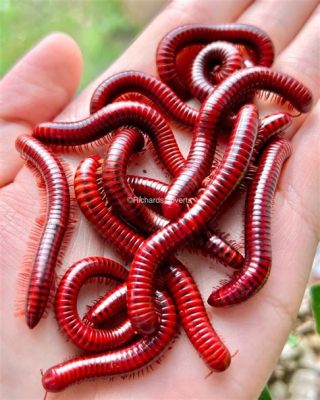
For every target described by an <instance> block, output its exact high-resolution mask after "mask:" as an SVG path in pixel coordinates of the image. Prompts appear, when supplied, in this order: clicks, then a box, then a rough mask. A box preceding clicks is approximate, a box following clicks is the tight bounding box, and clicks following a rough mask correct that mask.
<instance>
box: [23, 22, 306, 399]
mask: <svg viewBox="0 0 320 400" xmlns="http://www.w3.org/2000/svg"><path fill="white" fill-rule="evenodd" d="M273 58H274V51H273V44H272V41H271V39H270V38H269V37H268V36H267V35H266V34H265V33H264V32H263V31H261V30H260V29H258V28H256V27H253V26H249V25H242V24H223V25H196V24H190V25H184V26H179V27H177V28H175V29H174V30H172V31H170V32H169V33H168V34H167V35H165V37H164V38H163V39H162V40H161V41H160V43H159V45H158V49H157V54H156V63H157V68H158V74H159V78H156V77H154V76H152V75H149V74H147V73H144V72H139V71H126V72H121V73H118V74H115V75H113V76H111V77H109V78H107V79H106V80H104V81H103V82H102V83H101V84H100V85H99V86H98V88H97V89H96V90H95V92H94V94H93V96H92V98H91V103H90V115H89V116H88V117H87V118H85V119H83V120H81V121H76V122H48V123H42V124H40V125H38V126H35V127H34V129H33V134H32V136H27V135H23V136H20V137H19V138H18V139H17V141H16V147H17V149H18V151H19V152H20V154H21V156H22V157H23V158H24V159H26V160H27V163H28V165H29V166H30V167H31V168H32V169H33V170H34V171H35V173H36V174H37V175H38V176H39V177H40V181H41V186H42V187H43V188H44V189H45V190H46V192H45V193H46V209H45V212H44V215H43V216H42V219H41V222H39V220H38V224H40V228H41V232H40V234H39V238H38V244H37V249H36V252H34V254H33V257H32V262H31V264H32V265H30V275H29V277H28V280H29V287H28V293H27V299H26V305H25V316H26V321H27V324H28V326H29V327H30V328H33V327H34V326H35V325H36V324H37V323H38V322H39V320H40V319H41V317H42V316H43V314H44V312H45V310H46V307H47V305H48V302H49V299H50V294H51V292H52V287H53V281H54V275H55V267H56V264H57V263H58V262H59V254H60V253H61V246H62V245H63V243H64V241H65V239H66V232H67V229H68V226H69V225H70V224H71V219H72V217H71V211H70V210H71V209H72V200H70V199H72V198H73V197H75V198H76V201H77V203H78V206H79V208H80V210H81V212H82V213H83V215H84V216H85V217H86V218H87V220H88V221H89V222H90V223H91V224H92V226H93V227H94V228H95V229H96V230H97V231H98V232H99V234H100V235H101V236H102V237H103V238H105V239H106V240H107V241H108V242H109V243H110V244H111V245H112V246H114V248H115V249H117V250H118V251H119V253H120V254H121V255H122V256H123V258H124V259H125V260H126V261H127V262H129V264H130V265H129V268H128V269H127V268H125V267H124V266H122V265H120V264H118V263H117V262H115V261H112V260H110V259H106V258H103V257H89V258H85V259H82V260H79V261H78V262H76V263H75V264H74V265H72V266H71V267H70V268H69V269H67V271H66V273H65V274H64V276H63V277H62V279H61V280H60V282H59V284H58V286H57V289H56V292H55V293H54V309H55V315H56V319H57V322H58V325H59V327H60V329H61V331H62V332H63V334H65V335H66V336H67V337H68V338H69V339H70V340H71V341H72V342H73V343H74V344H75V345H76V346H78V347H79V348H80V349H81V350H82V351H84V352H85V353H84V354H83V355H82V356H79V357H77V358H74V359H70V360H68V361H64V362H62V363H60V364H58V365H56V366H53V367H52V368H50V369H49V370H47V371H46V372H44V374H43V377H42V383H43V387H44V388H45V390H46V391H48V392H50V391H52V392H54V391H59V390H63V389H64V388H66V387H68V386H69V385H71V384H73V383H75V382H78V381H81V380H83V379H86V378H90V377H91V378H92V377H98V376H114V375H119V374H120V375H124V374H129V373H132V372H134V371H135V370H138V369H140V368H142V367H144V366H146V365H148V364H149V363H150V362H151V361H153V360H156V359H157V358H159V357H160V355H161V354H162V352H163V351H164V350H165V349H166V348H168V345H169V343H170V342H171V341H172V340H173V338H174V337H175V336H176V335H177V332H178V328H179V324H181V325H182V327H183V329H184V331H185V333H186V335H187V336H188V338H189V339H190V341H191V343H192V345H193V346H194V348H195V349H196V350H197V351H198V353H199V355H200V356H201V357H202V359H203V361H204V362H205V363H206V364H207V366H208V367H209V368H210V370H211V371H223V370H225V369H226V368H228V366H229V364H230V361H231V356H230V353H229V351H228V349H227V348H226V346H225V345H224V343H223V342H222V341H221V339H220V338H219V336H218V335H217V333H216V332H215V330H214V328H213V327H212V325H211V322H210V320H209V318H208V316H207V313H206V309H205V306H204V303H203V300H202V298H201V295H200V292H199V289H198V287H197V285H196V283H195V282H194V280H193V278H192V276H191V274H190V272H189V271H188V270H187V268H186V267H185V266H184V265H183V264H182V263H181V262H180V261H179V260H178V259H177V258H176V257H175V253H176V251H177V250H178V249H181V248H183V247H186V248H187V249H193V250H195V249H199V250H200V251H201V253H202V254H205V255H207V256H209V257H213V258H216V259H217V260H218V261H219V262H221V263H222V264H224V265H226V266H228V267H230V268H233V269H234V270H235V272H234V274H233V275H232V277H231V279H230V280H229V281H228V282H224V283H223V285H222V286H221V287H219V288H218V289H217V290H214V291H213V292H212V293H211V295H210V296H209V299H208V303H209V305H211V306H213V307H223V306H229V305H233V304H238V303H240V302H243V301H245V300H247V299H249V298H250V297H251V296H253V295H254V294H255V293H257V292H258V291H259V290H260V289H261V288H262V287H263V285H264V284H265V282H266V280H267V278H268V275H269V272H270V268H271V244H270V222H271V221H270V220H271V208H272V201H273V196H274V193H275V190H276V185H277V181H278V178H279V175H280V172H281V169H282V167H283V164H284V162H285V160H286V159H287V158H288V157H289V155H290V152H291V145H290V143H289V141H287V140H286V139H285V138H284V136H283V132H284V131H285V129H286V128H287V127H288V126H289V125H290V123H291V122H292V118H293V115H292V113H290V111H291V110H292V109H293V108H294V109H295V110H296V111H295V113H296V114H297V113H305V112H308V111H309V110H310V109H311V106H312V95H311V93H310V91H309V90H308V89H307V88H306V87H305V86H304V85H303V84H301V83H300V82H299V81H297V80H296V79H294V78H293V77H291V76H288V75H286V74H283V73H281V72H277V71H274V70H272V69H271V68H270V66H271V64H272V62H273ZM259 93H260V94H261V93H267V94H269V93H273V96H274V98H276V99H277V100H278V104H279V103H280V104H281V105H283V104H285V103H286V104H287V105H288V107H287V108H286V109H285V111H283V110H282V111H281V110H279V112H275V113H273V114H270V115H259V112H258V109H257V106H256V104H255V102H254V100H255V96H256V95H257V94H259ZM192 98H194V99H196V100H197V101H198V102H199V103H200V107H198V108H196V107H193V106H190V105H189V104H190V103H188V102H187V101H188V100H189V99H192ZM172 126H179V127H181V126H182V127H184V128H186V129H185V130H186V131H187V130H189V131H191V132H192V141H191V146H190V150H189V153H188V156H187V157H186V158H184V156H183V155H182V153H181V151H180V148H179V146H178V143H177V141H176V138H175V134H174V133H173V130H172ZM219 134H221V135H224V136H225V137H226V138H227V144H226V146H225V149H224V152H223V156H222V157H220V159H219V160H218V161H217V139H218V137H219ZM186 135H187V133H186ZM145 142H147V143H148V145H150V147H152V149H153V153H154V154H155V155H156V158H157V160H158V162H160V163H161V165H162V166H164V168H165V169H166V171H167V172H168V173H169V174H170V175H171V177H172V180H171V182H170V183H169V184H167V183H164V182H161V181H159V180H155V179H151V178H148V177H146V176H143V177H142V176H135V175H128V174H127V166H128V162H129V159H130V158H131V157H132V156H133V155H134V154H136V153H138V152H140V151H141V150H142V149H143V148H144V146H145ZM90 146H93V147H92V148H95V147H96V148H99V147H100V152H99V150H97V151H96V153H95V154H94V155H90V156H88V157H86V158H84V159H83V160H82V162H81V163H80V165H79V166H78V168H77V170H76V173H75V176H74V181H73V182H72V184H71V183H70V182H69V180H68V178H67V173H66V168H65V166H64V164H63V163H62V162H61V160H60V157H59V156H58V155H57V153H61V152H80V151H83V149H88V148H91V147H90ZM94 146H95V147H94ZM100 153H101V154H102V153H103V154H102V155H101V154H100ZM243 189H245V190H246V195H245V196H246V202H245V221H244V236H245V246H244V247H245V248H244V253H245V255H244V256H243V255H242V254H241V253H240V252H239V248H237V246H235V245H234V243H233V242H230V241H228V238H226V236H225V235H223V234H221V233H219V231H218V230H215V229H214V228H212V225H210V222H212V221H214V220H215V219H216V218H217V216H219V214H220V213H221V211H222V209H223V207H225V204H226V203H227V202H228V201H230V199H232V198H233V197H234V196H236V194H237V193H238V192H240V191H241V190H243ZM73 192H74V193H73ZM140 196H145V197H147V198H150V199H160V200H161V202H160V203H161V207H159V206H156V205H153V206H152V205H150V204H146V203H144V202H141V201H139V198H140ZM74 202H75V200H74ZM38 229H39V227H38ZM95 278H100V279H105V280H106V281H108V282H113V284H114V285H113V287H112V288H111V289H110V288H109V289H108V291H107V293H106V294H105V295H104V296H102V297H101V298H100V299H99V300H98V301H97V302H96V303H95V304H94V305H92V306H91V307H90V308H89V309H88V312H87V313H86V314H85V315H84V316H83V318H81V317H80V315H79V313H78V311H77V299H78V294H79V291H80V289H81V287H82V286H83V285H84V284H85V283H86V282H88V281H90V280H92V279H95ZM178 321H179V323H178Z"/></svg>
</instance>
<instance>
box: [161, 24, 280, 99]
mask: <svg viewBox="0 0 320 400" xmlns="http://www.w3.org/2000/svg"><path fill="white" fill-rule="evenodd" d="M216 40H219V41H220V40H222V41H227V42H232V43H235V44H240V45H244V46H246V47H249V49H251V50H253V52H251V53H250V56H251V57H252V59H253V62H254V63H255V64H256V65H261V66H265V67H269V66H270V65H271V64H272V62H273V59H274V50H273V44H272V41H271V39H270V37H269V36H268V35H267V34H266V33H265V32H263V31H262V30H261V29H259V28H257V27H254V26H251V25H244V24H234V23H233V24H220V25H209V24H186V25H182V26H178V27H177V28H174V29H173V30H171V31H170V32H169V33H167V34H166V35H165V36H164V37H163V38H162V40H161V41H160V43H159V45H158V49H157V56H156V63H157V67H158V73H159V76H160V79H161V80H162V81H163V82H164V83H166V84H167V85H168V86H169V87H171V88H172V89H173V90H174V92H175V93H177V94H178V95H179V96H180V97H181V98H184V99H186V98H187V97H188V96H189V94H190V93H189V92H188V90H187V87H186V85H185V83H186V82H183V81H182V80H181V77H180V76H178V73H177V68H176V56H177V54H178V53H179V51H180V50H182V49H184V48H186V47H187V46H190V45H206V44H209V43H211V42H213V41H216ZM185 61H186V60H185ZM187 69H188V67H187V66H184V70H187Z"/></svg>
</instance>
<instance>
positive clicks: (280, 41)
mask: <svg viewBox="0 0 320 400" xmlns="http://www.w3.org/2000/svg"><path fill="white" fill-rule="evenodd" d="M317 4H318V1H317V0H293V1H292V0H284V1H278V0H260V1H256V2H254V3H253V4H252V5H251V6H250V7H249V8H248V9H247V10H246V11H245V12H244V13H243V14H242V15H241V17H240V18H239V22H242V23H246V24H251V25H256V26H258V27H259V28H261V29H263V30H264V31H265V32H266V33H268V34H269V35H270V37H271V39H272V41H273V43H274V46H275V53H276V55H277V54H278V53H279V52H280V51H281V50H282V49H284V47H285V46H286V45H287V44H288V43H290V41H291V40H292V39H293V38H294V37H295V35H296V34H297V33H298V32H299V30H300V29H301V28H302V26H303V24H304V23H305V21H307V19H308V18H309V16H310V14H311V13H312V11H313V10H314V9H315V8H316V6H317Z"/></svg>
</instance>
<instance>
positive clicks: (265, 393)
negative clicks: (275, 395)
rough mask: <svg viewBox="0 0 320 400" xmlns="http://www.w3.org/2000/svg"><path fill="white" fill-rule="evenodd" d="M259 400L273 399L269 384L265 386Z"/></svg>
mask: <svg viewBox="0 0 320 400" xmlns="http://www.w3.org/2000/svg"><path fill="white" fill-rule="evenodd" d="M259 400H272V397H271V393H270V390H269V388H268V386H267V385H266V386H265V387H264V388H263V391H262V392H261V394H260V396H259Z"/></svg>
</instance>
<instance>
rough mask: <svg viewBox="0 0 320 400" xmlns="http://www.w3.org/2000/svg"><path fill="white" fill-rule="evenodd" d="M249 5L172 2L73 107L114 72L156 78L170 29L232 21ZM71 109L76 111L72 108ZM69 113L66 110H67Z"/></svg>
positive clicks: (239, 1)
mask: <svg viewBox="0 0 320 400" xmlns="http://www.w3.org/2000/svg"><path fill="white" fill-rule="evenodd" d="M251 2H252V0H229V1H223V0H220V1H208V0H173V1H172V2H170V3H169V5H168V6H167V7H166V8H165V9H164V10H163V11H162V12H161V13H160V14H159V15H158V16H157V17H156V18H155V19H154V20H153V21H152V23H151V24H150V25H149V26H148V27H147V28H146V29H145V30H144V31H143V33H142V34H141V35H140V36H139V37H138V38H137V40H136V41H135V42H134V43H133V44H132V45H131V46H130V47H129V48H128V49H127V50H126V51H125V52H124V53H123V54H122V56H121V57H120V58H119V59H118V60H117V61H116V62H115V63H114V64H113V65H112V66H111V67H110V68H109V69H108V70H107V71H105V72H104V73H103V74H102V75H101V76H100V77H99V78H97V79H96V80H95V81H94V82H93V83H92V84H91V85H90V86H89V87H88V88H87V89H86V90H85V91H84V92H83V93H82V94H81V96H80V97H79V98H78V99H77V104H79V103H85V104H88V103H89V100H90V97H91V95H92V93H93V91H94V89H95V88H96V86H97V85H98V84H99V83H100V82H101V81H102V80H103V79H105V78H106V77H107V76H110V75H112V74H114V73H116V72H120V71H123V70H128V69H133V70H141V71H145V72H149V73H151V74H153V75H156V74H157V72H156V66H155V55H156V48H157V45H158V43H159V41H160V40H161V39H162V37H163V36H164V35H165V34H166V33H167V32H169V31H170V30H171V29H173V28H174V27H176V26H178V25H181V24H187V23H212V24H215V23H225V22H232V21H233V20H235V19H236V18H237V17H238V16H239V15H240V14H241V12H242V11H243V10H245V9H246V7H247V6H248V5H249V4H250V3H251ZM72 107H73V105H72ZM75 109H78V108H77V107H75ZM87 109H88V107H83V108H82V110H80V114H78V115H77V116H78V117H79V118H81V117H84V116H85V115H87V112H88V111H87ZM73 110H74V108H72V111H73ZM69 111H70V109H69V110H67V112H69ZM81 111H82V113H81Z"/></svg>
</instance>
